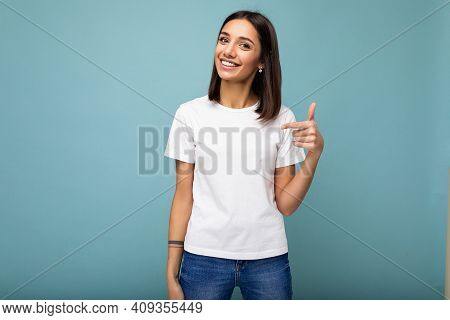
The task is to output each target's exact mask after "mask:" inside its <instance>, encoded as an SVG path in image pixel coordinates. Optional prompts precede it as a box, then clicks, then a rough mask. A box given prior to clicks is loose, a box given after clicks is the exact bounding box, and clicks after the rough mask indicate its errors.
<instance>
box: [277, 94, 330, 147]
mask: <svg viewBox="0 0 450 320" xmlns="http://www.w3.org/2000/svg"><path fill="white" fill-rule="evenodd" d="M315 110H316V103H315V102H313V103H311V105H310V106H309V109H308V120H306V121H299V122H289V123H285V124H283V125H282V126H281V129H287V128H293V129H294V130H292V135H293V138H292V141H293V144H294V145H295V146H297V147H300V148H305V149H307V150H308V152H313V153H315V154H321V153H322V151H323V148H324V144H325V143H324V141H323V137H322V135H321V134H320V131H319V128H318V127H317V123H316V121H315V120H314V111H315Z"/></svg>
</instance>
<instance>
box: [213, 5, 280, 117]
mask: <svg viewBox="0 0 450 320" xmlns="http://www.w3.org/2000/svg"><path fill="white" fill-rule="evenodd" d="M234 19H245V20H247V21H249V22H250V23H251V24H252V25H253V27H254V28H255V29H256V31H257V33H258V39H259V42H260V43H261V57H260V61H261V62H262V63H263V64H264V69H263V72H261V73H260V72H256V75H255V78H254V79H253V83H252V86H251V90H252V91H253V93H255V94H256V95H257V96H258V97H259V101H260V104H259V106H258V108H257V109H256V110H255V112H256V113H258V114H259V117H258V119H257V120H261V121H262V122H264V123H266V122H268V121H270V120H272V119H274V118H275V117H276V116H277V115H278V113H279V112H280V109H281V65H280V56H279V53H278V41H277V35H276V33H275V28H274V27H273V25H272V23H271V22H270V21H269V19H268V18H267V17H265V16H264V15H262V14H261V13H259V12H257V11H247V10H241V11H236V12H234V13H232V14H231V15H229V16H228V17H227V18H226V19H225V21H224V22H223V24H222V26H221V27H220V31H219V34H220V32H221V31H222V29H223V27H224V26H225V24H226V23H227V22H229V21H231V20H234ZM214 58H215V57H214ZM214 61H215V60H214ZM221 80H222V79H221V78H220V77H219V74H218V73H217V69H216V64H215V63H214V62H213V70H212V75H211V82H210V84H209V90H208V97H209V100H211V101H215V102H217V103H219V102H220V83H221Z"/></svg>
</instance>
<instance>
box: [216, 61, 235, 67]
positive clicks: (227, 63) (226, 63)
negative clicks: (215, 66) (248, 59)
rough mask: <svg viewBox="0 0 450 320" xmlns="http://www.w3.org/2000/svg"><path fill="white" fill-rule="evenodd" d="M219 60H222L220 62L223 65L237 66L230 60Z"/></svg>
mask: <svg viewBox="0 0 450 320" xmlns="http://www.w3.org/2000/svg"><path fill="white" fill-rule="evenodd" d="M220 62H222V64H223V65H224V66H228V67H237V64H234V63H231V62H228V61H225V60H220Z"/></svg>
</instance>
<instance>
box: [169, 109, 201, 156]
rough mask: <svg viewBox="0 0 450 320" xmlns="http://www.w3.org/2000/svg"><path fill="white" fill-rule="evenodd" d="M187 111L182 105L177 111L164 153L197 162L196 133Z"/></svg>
mask: <svg viewBox="0 0 450 320" xmlns="http://www.w3.org/2000/svg"><path fill="white" fill-rule="evenodd" d="M185 111H186V110H184V108H182V107H181V106H180V107H179V108H178V109H177V111H176V112H175V117H174V119H173V121H172V127H171V128H170V132H169V137H168V139H167V145H166V150H165V151H164V155H165V156H166V157H169V158H172V159H177V160H181V161H184V162H189V163H195V143H194V135H193V130H192V127H190V126H189V124H188V122H187V118H186V115H185Z"/></svg>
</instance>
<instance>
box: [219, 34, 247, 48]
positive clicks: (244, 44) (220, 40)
mask: <svg viewBox="0 0 450 320" xmlns="http://www.w3.org/2000/svg"><path fill="white" fill-rule="evenodd" d="M223 40H227V38H224V37H221V38H219V42H223ZM242 45H243V46H244V47H245V48H246V49H250V48H251V47H250V46H249V45H248V44H247V43H242Z"/></svg>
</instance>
